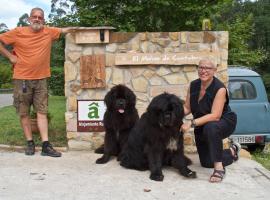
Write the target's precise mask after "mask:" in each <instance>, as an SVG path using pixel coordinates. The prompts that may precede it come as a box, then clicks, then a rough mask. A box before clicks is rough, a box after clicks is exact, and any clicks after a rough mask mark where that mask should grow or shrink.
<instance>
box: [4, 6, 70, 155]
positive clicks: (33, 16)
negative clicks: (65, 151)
mask: <svg viewBox="0 0 270 200" xmlns="http://www.w3.org/2000/svg"><path fill="white" fill-rule="evenodd" d="M28 21H29V23H30V25H29V26H27V27H17V28H15V29H13V30H11V31H8V32H6V33H3V34H0V53H1V54H2V55H4V56H5V57H7V58H8V59H9V61H10V62H11V63H12V64H13V82H14V106H15V107H16V111H17V113H18V114H19V116H20V122H21V126H22V128H23V131H24V135H25V138H26V140H27V145H26V149H25V154H26V155H34V153H35V144H34V141H33V138H32V131H31V125H30V118H29V111H30V107H31V105H33V107H34V109H35V110H36V111H37V121H38V127H39V131H40V135H41V139H42V142H43V143H42V152H41V155H44V156H51V157H61V153H60V152H57V151H56V150H55V149H53V147H52V145H51V144H50V143H49V141H48V119H47V112H48V89H47V78H48V77H50V75H51V74H50V53H51V45H52V42H53V40H56V39H58V38H59V36H60V33H67V32H69V31H70V30H71V29H69V28H49V27H45V26H44V22H45V21H44V11H43V10H42V9H41V8H33V9H32V10H31V13H30V17H29V18H28ZM2 43H4V44H6V45H12V46H13V52H12V53H11V52H9V51H8V50H7V49H6V48H5V47H4V45H3V44H2Z"/></svg>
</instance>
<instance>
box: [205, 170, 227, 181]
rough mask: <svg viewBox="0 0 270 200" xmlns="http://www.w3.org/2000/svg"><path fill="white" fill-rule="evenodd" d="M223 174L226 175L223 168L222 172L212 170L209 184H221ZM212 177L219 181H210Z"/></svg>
mask: <svg viewBox="0 0 270 200" xmlns="http://www.w3.org/2000/svg"><path fill="white" fill-rule="evenodd" d="M225 174H226V170H225V168H224V170H217V169H214V172H213V174H212V175H211V176H210V179H209V181H210V182H211V183H219V182H221V181H222V180H223V178H224V177H225ZM213 177H215V178H218V179H220V180H218V181H211V179H212V178H213Z"/></svg>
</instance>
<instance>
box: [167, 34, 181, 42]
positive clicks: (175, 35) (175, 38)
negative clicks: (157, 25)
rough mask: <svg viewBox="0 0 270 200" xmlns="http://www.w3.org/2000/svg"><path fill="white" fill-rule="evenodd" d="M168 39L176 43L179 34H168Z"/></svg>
mask: <svg viewBox="0 0 270 200" xmlns="http://www.w3.org/2000/svg"><path fill="white" fill-rule="evenodd" d="M169 37H170V39H171V40H173V41H177V40H178V39H179V32H170V33H169Z"/></svg>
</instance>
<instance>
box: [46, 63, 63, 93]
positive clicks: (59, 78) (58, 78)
mask: <svg viewBox="0 0 270 200" xmlns="http://www.w3.org/2000/svg"><path fill="white" fill-rule="evenodd" d="M64 85H65V81H64V68H63V67H52V68H51V78H50V79H49V92H50V94H52V95H57V96H64Z"/></svg>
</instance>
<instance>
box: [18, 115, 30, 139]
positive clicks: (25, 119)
mask: <svg viewBox="0 0 270 200" xmlns="http://www.w3.org/2000/svg"><path fill="white" fill-rule="evenodd" d="M20 122H21V126H22V129H23V132H24V136H25V138H26V140H27V141H29V140H33V137H32V130H31V122H30V118H29V116H28V115H21V116H20Z"/></svg>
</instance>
